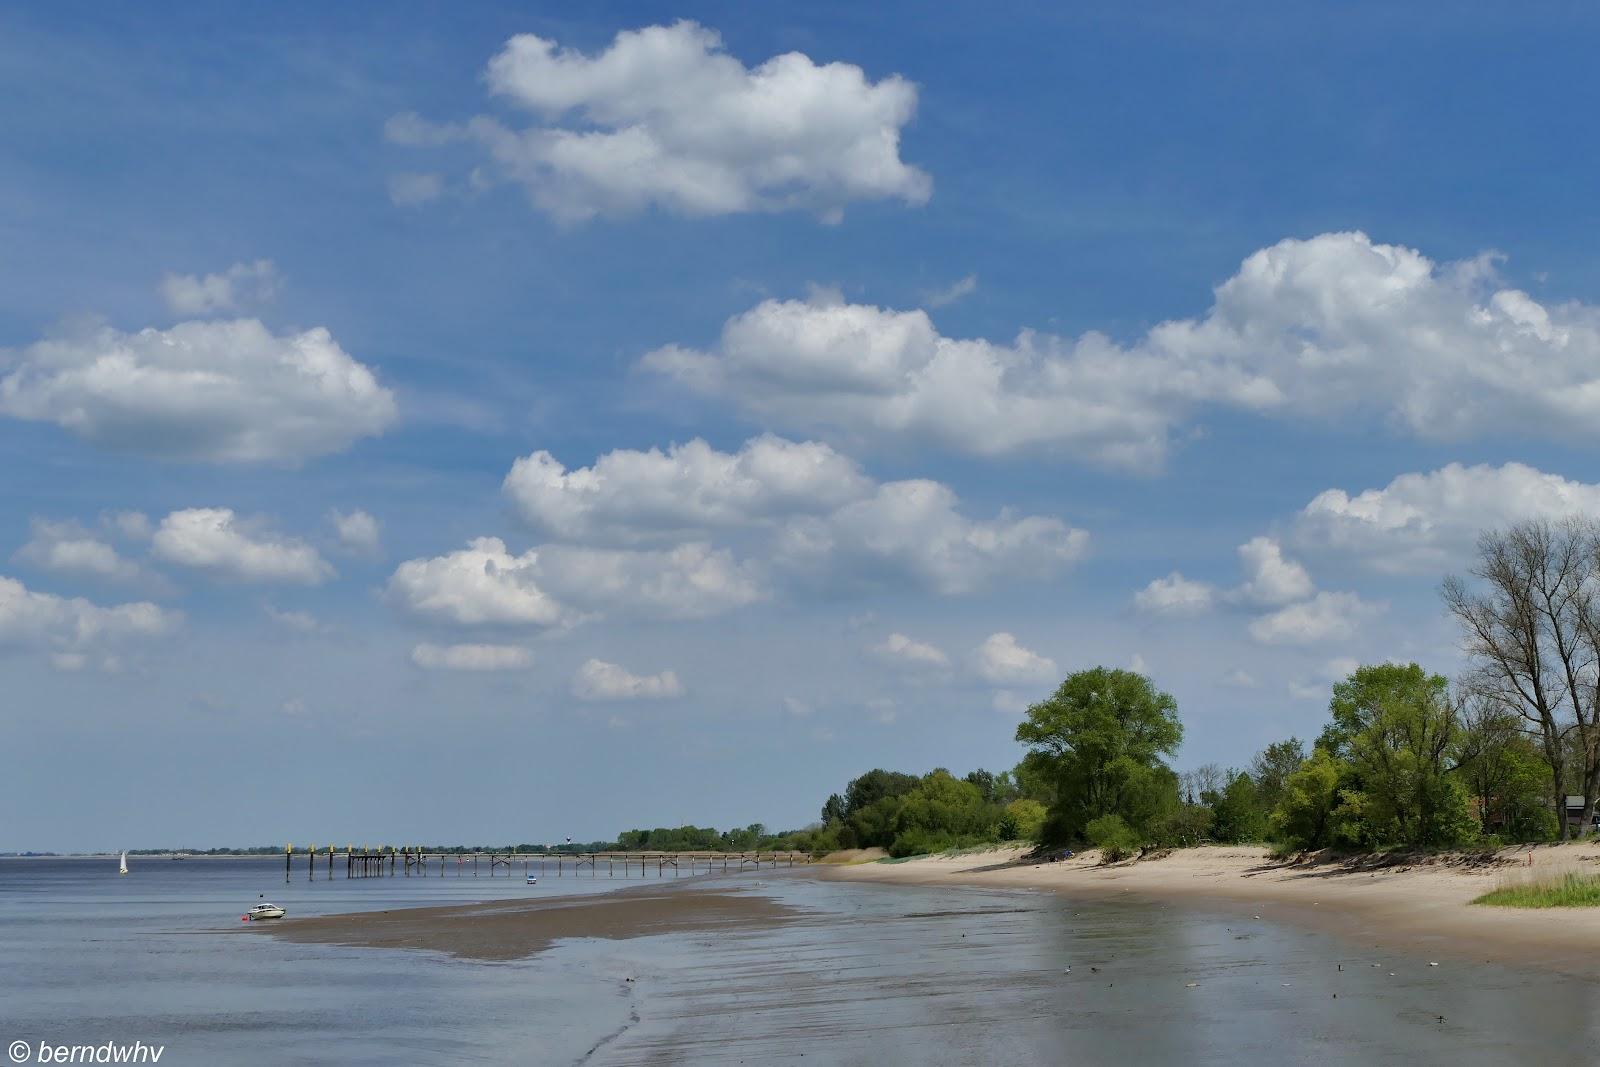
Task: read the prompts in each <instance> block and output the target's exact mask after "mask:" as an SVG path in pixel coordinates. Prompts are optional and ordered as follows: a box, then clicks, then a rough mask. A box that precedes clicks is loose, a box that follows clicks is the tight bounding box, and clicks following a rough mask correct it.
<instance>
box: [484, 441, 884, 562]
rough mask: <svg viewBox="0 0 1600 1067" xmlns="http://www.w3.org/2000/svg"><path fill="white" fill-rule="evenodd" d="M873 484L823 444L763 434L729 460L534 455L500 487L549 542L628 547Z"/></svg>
mask: <svg viewBox="0 0 1600 1067" xmlns="http://www.w3.org/2000/svg"><path fill="white" fill-rule="evenodd" d="M871 484H872V483H871V482H870V480H869V479H867V478H866V477H865V476H864V475H862V473H861V471H860V470H859V469H858V468H857V467H856V465H855V463H854V462H852V461H851V460H850V459H848V458H847V457H845V456H842V455H840V454H839V453H838V452H835V451H834V450H833V449H832V448H829V447H828V446H827V445H824V444H819V443H816V442H803V443H796V442H793V441H786V440H784V439H783V438H781V437H773V436H771V435H767V436H762V437H757V438H754V439H753V440H751V441H748V442H746V443H745V445H744V447H743V448H741V449H740V450H739V451H738V452H733V453H729V452H719V451H717V450H716V449H714V448H712V447H711V446H710V445H708V444H706V442H704V441H702V440H699V439H696V440H693V441H690V442H689V443H688V444H683V445H673V446H672V447H671V448H669V449H668V450H667V451H665V452H663V451H661V450H659V449H654V448H652V449H650V450H649V451H648V452H640V451H635V450H632V449H618V450H616V451H614V452H608V453H606V454H605V455H603V456H601V457H600V458H599V459H598V460H596V461H595V463H594V465H593V466H591V467H584V468H581V469H578V470H571V471H569V470H567V469H566V468H565V467H563V466H562V465H561V464H560V463H559V462H558V461H557V460H556V459H555V457H553V456H552V455H550V453H548V452H535V453H533V454H532V455H530V456H525V457H523V458H521V459H519V460H517V461H516V462H515V463H514V464H512V467H511V472H510V473H509V474H507V475H506V478H505V484H504V490H505V493H506V495H507V496H508V497H509V498H510V499H511V501H512V502H513V503H514V504H515V505H516V507H517V510H518V512H519V513H520V514H521V515H522V516H523V517H524V518H525V519H527V520H528V521H529V522H530V523H531V524H533V525H534V526H535V527H537V528H539V529H540V530H543V531H544V532H546V533H548V534H550V535H552V536H555V537H559V538H562V539H564V540H593V539H596V538H599V539H604V540H623V541H632V540H639V539H644V538H651V537H680V536H683V535H685V534H696V533H701V532H704V531H708V530H717V529H726V528H734V527H741V526H747V525H750V524H752V523H757V522H761V521H765V520H771V519H776V518H779V517H782V516H784V515H792V514H796V513H805V512H816V511H820V510H831V509H833V508H836V507H838V506H840V505H842V504H844V503H846V502H848V501H850V500H854V499H857V498H859V497H861V496H863V495H865V494H866V493H867V492H868V491H869V490H870V488H871Z"/></svg>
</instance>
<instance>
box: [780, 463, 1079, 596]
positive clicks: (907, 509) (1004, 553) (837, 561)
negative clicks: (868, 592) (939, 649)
mask: <svg viewBox="0 0 1600 1067" xmlns="http://www.w3.org/2000/svg"><path fill="white" fill-rule="evenodd" d="M957 503H958V502H957V500H956V495H955V493H954V492H952V491H951V490H950V488H949V487H948V486H945V485H941V484H940V483H938V482H932V481H925V480H921V479H917V480H911V481H903V482H885V483H883V484H882V485H879V486H878V487H877V489H876V490H875V491H874V492H873V493H872V495H871V496H868V497H866V498H864V499H862V500H857V501H855V502H853V503H850V504H846V505H845V506H844V507H842V508H840V509H839V510H837V511H835V512H834V513H833V514H831V515H827V516H801V517H798V518H795V519H792V520H790V521H789V522H788V523H787V524H786V525H785V526H784V528H783V530H782V533H781V536H780V538H779V542H778V545H777V548H776V562H777V564H778V565H779V566H781V567H785V568H790V569H792V570H794V571H796V572H798V573H799V574H801V575H805V576H810V577H819V576H821V577H826V578H827V579H829V580H830V581H833V582H835V583H838V584H843V585H856V586H864V587H875V586H885V585H891V584H906V583H910V584H915V585H921V586H925V587H927V588H931V589H934V590H936V591H938V592H941V593H947V594H959V593H968V592H972V591H974V590H976V589H980V588H982V587H984V586H986V585H988V584H990V583H992V582H994V581H997V580H1001V579H1005V578H1019V577H1028V578H1036V579H1042V578H1048V577H1051V576H1054V575H1055V574H1057V573H1059V572H1060V571H1061V570H1062V569H1064V568H1065V567H1067V566H1068V565H1070V564H1071V563H1073V562H1074V561H1076V560H1077V559H1079V558H1080V557H1082V555H1083V553H1084V551H1085V550H1086V549H1087V547H1088V543H1089V535H1088V534H1087V533H1085V532H1084V531H1083V530H1079V529H1075V528H1073V527H1070V526H1068V525H1067V524H1066V523H1064V522H1062V521H1061V520H1060V519H1054V518H1044V517H1040V516H1023V517H1017V516H1013V515H1011V514H1010V513H1008V512H1001V513H1000V514H999V515H998V516H996V517H995V518H994V519H988V520H975V519H969V518H967V517H966V516H964V515H962V514H961V512H960V510H959V509H958V507H957Z"/></svg>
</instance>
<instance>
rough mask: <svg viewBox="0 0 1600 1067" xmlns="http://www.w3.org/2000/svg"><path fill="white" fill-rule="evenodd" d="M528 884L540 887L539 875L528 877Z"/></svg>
mask: <svg viewBox="0 0 1600 1067" xmlns="http://www.w3.org/2000/svg"><path fill="white" fill-rule="evenodd" d="M528 884H529V885H538V884H539V876H538V875H537V874H530V875H528Z"/></svg>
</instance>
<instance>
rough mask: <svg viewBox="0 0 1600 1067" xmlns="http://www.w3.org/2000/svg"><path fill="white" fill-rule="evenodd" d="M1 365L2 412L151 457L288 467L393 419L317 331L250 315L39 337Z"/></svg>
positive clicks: (376, 389) (362, 369) (373, 387)
mask: <svg viewBox="0 0 1600 1067" xmlns="http://www.w3.org/2000/svg"><path fill="white" fill-rule="evenodd" d="M9 364H10V366H11V368H12V369H11V371H10V373H8V374H6V375H5V376H4V377H0V414H5V415H10V416H12V417H14V418H19V419H33V420H38V421H44V422H53V423H55V424H56V425H58V426H61V427H62V428H64V429H66V430H67V431H69V432H70V433H72V434H74V435H76V436H78V437H81V438H83V439H84V440H86V441H89V442H90V443H92V444H95V445H98V446H101V447H104V448H109V449H115V450H120V451H129V452H137V453H142V454H146V455H153V456H161V457H168V458H177V459H191V460H207V461H212V462H254V461H269V460H270V461H286V462H294V461H298V460H304V459H309V458H311V457H314V456H320V455H325V454H327V453H330V452H337V451H340V450H342V449H344V448H347V447H348V446H349V445H350V444H352V443H353V442H355V441H356V440H358V439H360V438H362V437H371V436H374V435H376V434H379V433H381V432H383V430H384V429H385V428H387V427H388V426H389V424H390V423H392V422H393V421H394V419H395V410H396V409H395V400H394V396H393V394H392V393H390V392H389V390H388V389H386V388H384V387H383V386H382V385H380V384H379V383H378V380H377V378H376V376H375V375H374V374H373V373H372V370H371V369H370V368H368V367H366V366H365V365H363V364H361V363H358V362H357V361H356V360H354V359H352V358H351V357H350V356H349V355H348V354H346V353H345V351H344V350H343V349H342V348H340V347H339V345H338V343H337V342H336V341H334V339H333V337H332V336H331V335H330V334H329V333H328V331H327V330H325V329H323V328H321V327H317V328H314V329H310V330H306V331H304V332H302V333H298V334H292V335H289V336H283V337H280V336H277V335H275V334H273V333H272V332H271V331H269V330H268V329H267V328H266V327H265V326H263V325H262V324H261V323H260V322H257V321H255V320H254V319H239V320H236V321H231V322H183V323H179V324H178V325H176V326H174V327H172V328H171V329H168V330H155V329H146V330H141V331H139V332H138V333H122V332H120V331H117V330H113V329H111V328H109V327H104V328H100V329H97V330H92V331H89V332H87V333H84V334H79V335H75V336H70V337H63V338H60V339H52V340H47V341H40V342H37V343H36V344H33V345H30V346H28V347H27V348H24V349H22V350H20V351H19V352H16V353H14V354H13V358H12V359H11V360H10V361H9Z"/></svg>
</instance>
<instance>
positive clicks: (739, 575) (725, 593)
mask: <svg viewBox="0 0 1600 1067" xmlns="http://www.w3.org/2000/svg"><path fill="white" fill-rule="evenodd" d="M388 596H389V599H390V601H391V602H393V603H395V604H397V605H398V606H400V607H402V608H404V609H406V610H408V611H410V612H411V613H413V614H416V615H419V616H422V617H425V618H430V619H433V620H436V621H439V622H446V623H453V624H456V625H463V626H474V625H483V624H498V625H511V626H518V625H521V626H554V625H557V624H572V623H577V622H581V621H583V620H584V619H586V618H589V617H592V616H597V615H615V616H637V617H647V618H665V619H694V618H705V617H708V616H711V615H717V614H721V613H722V612H726V611H731V610H733V609H735V608H739V607H744V606H745V605H748V604H752V603H755V602H756V601H758V600H761V599H762V598H763V597H764V596H765V592H764V590H763V588H762V586H761V584H760V582H759V580H758V578H757V577H756V575H755V573H754V569H753V568H752V567H750V566H749V565H748V564H744V563H741V562H739V561H738V560H737V559H735V558H734V556H733V554H732V553H731V552H729V551H727V550H726V549H716V548H712V547H711V546H710V545H707V544H705V543H704V542H691V543H688V544H683V545H677V546H675V547H673V548H669V549H659V550H627V549H603V548H587V547H582V546H575V545H555V544H550V545H541V546H539V547H538V548H534V549H530V550H528V551H527V552H525V553H523V554H522V555H520V556H513V555H511V554H510V553H509V552H508V551H507V549H506V545H505V542H503V541H501V540H500V539H499V538H497V537H480V538H477V539H476V540H474V541H472V542H470V543H469V544H468V546H467V547H466V548H465V549H462V550H460V551H457V552H451V553H447V554H445V555H443V556H435V557H433V558H431V559H414V560H408V561H406V562H405V563H402V564H401V565H400V566H399V567H398V568H397V569H396V570H395V572H394V575H393V576H392V577H391V578H390V579H389V586H388Z"/></svg>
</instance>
